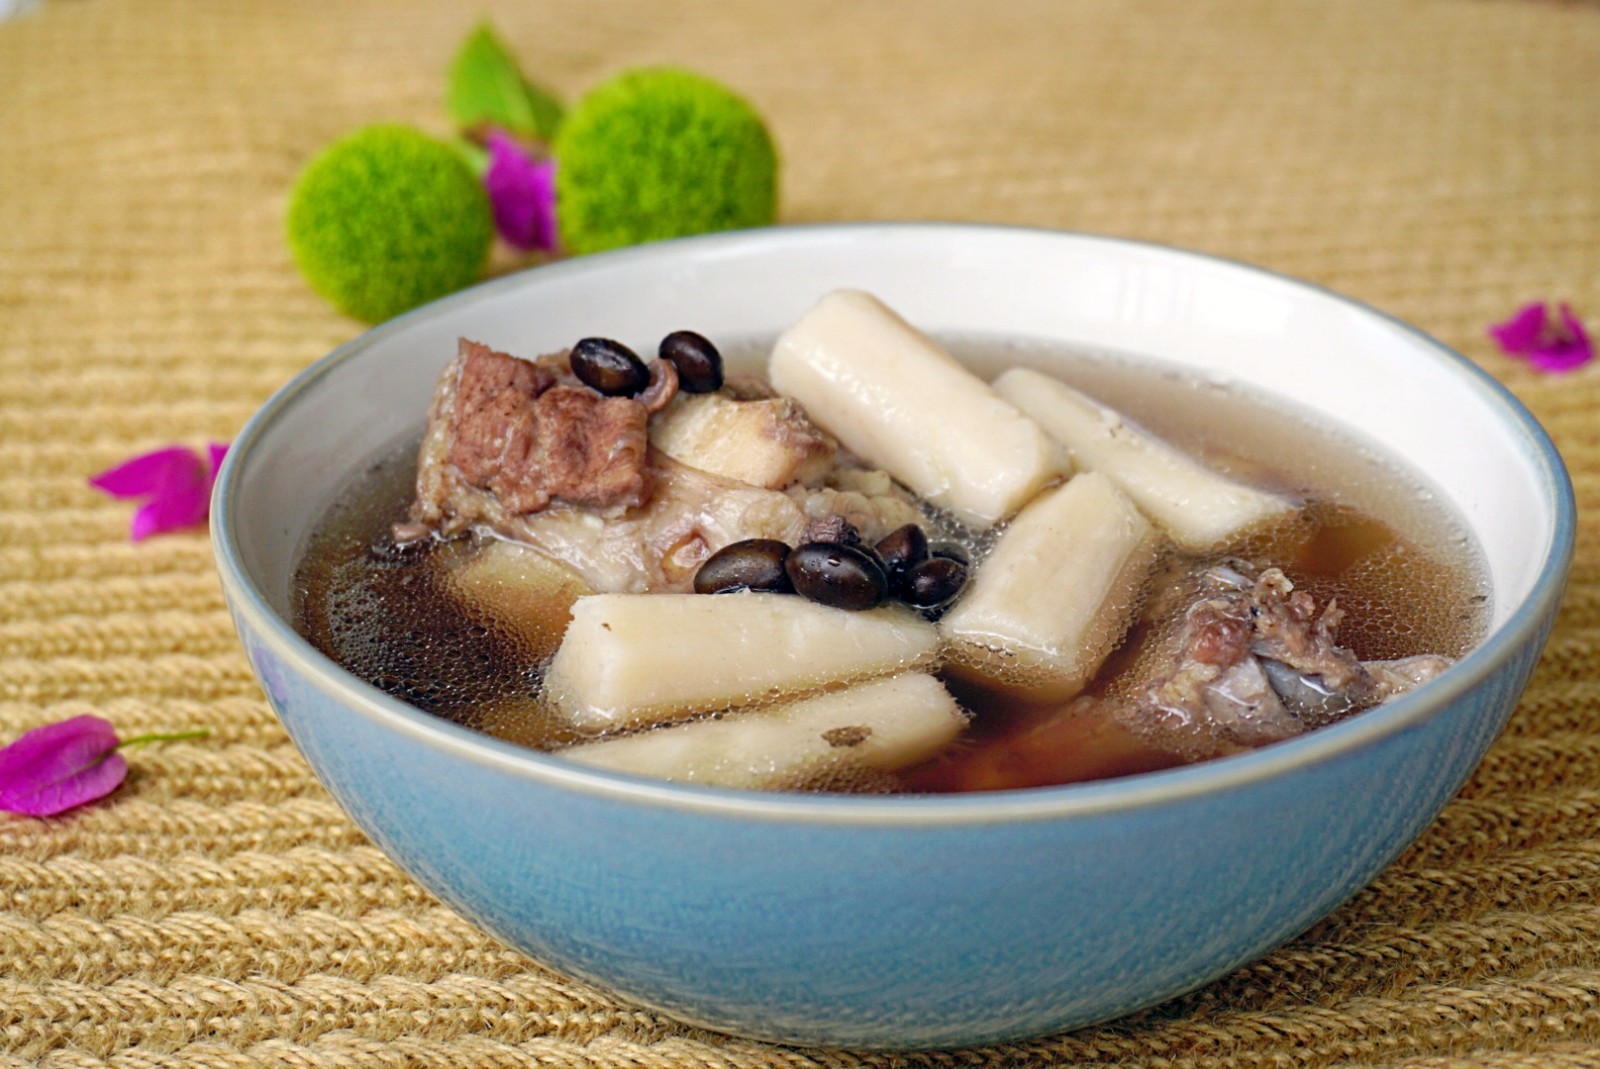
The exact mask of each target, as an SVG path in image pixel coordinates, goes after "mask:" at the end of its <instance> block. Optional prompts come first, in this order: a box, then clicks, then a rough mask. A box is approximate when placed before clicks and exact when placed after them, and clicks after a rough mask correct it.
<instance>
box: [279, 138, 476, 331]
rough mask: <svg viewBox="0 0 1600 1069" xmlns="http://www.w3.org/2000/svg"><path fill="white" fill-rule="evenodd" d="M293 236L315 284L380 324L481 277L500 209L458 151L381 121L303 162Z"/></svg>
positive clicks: (292, 205)
mask: <svg viewBox="0 0 1600 1069" xmlns="http://www.w3.org/2000/svg"><path fill="white" fill-rule="evenodd" d="M288 232H289V248H290V251H292V252H293V253H294V259H295V262H296V263H298V264H299V265H300V270H301V271H303V272H305V276H306V278H307V280H309V281H310V283H311V285H312V287H313V288H314V289H315V290H316V291H317V292H318V293H320V294H322V295H323V296H324V297H326V298H327V299H328V300H329V301H331V302H332V303H333V304H334V306H335V307H337V308H338V309H339V310H340V311H342V312H345V313H347V314H349V315H352V316H355V317H356V318H357V319H361V320H364V321H366V322H368V323H377V322H381V321H382V320H385V319H389V318H391V317H393V316H396V315H399V314H400V313H401V312H404V311H406V310H407V309H410V308H415V307H416V306H417V305H419V304H423V303H425V302H427V301H431V300H433V299H434V298H435V297H442V296H444V295H445V294H447V293H453V292H454V291H456V290H458V289H461V288H462V287H464V286H469V285H471V284H472V283H473V282H475V281H477V280H478V277H479V276H480V275H481V274H482V273H483V269H484V265H485V263H486V262H487V260H488V257H489V247H490V244H491V243H492V242H493V240H494V215H493V213H492V212H491V210H490V207H489V198H488V195H487V194H486V193H485V192H484V190H483V185H482V183H481V182H479V181H478V179H477V177H476V176H475V175H474V174H473V173H472V170H471V169H470V168H469V167H468V166H467V164H466V162H465V161H464V160H463V159H462V158H461V156H460V155H459V154H458V153H457V152H456V151H455V150H454V149H452V148H450V146H448V145H446V144H444V143H442V142H440V141H436V140H435V139H433V138H431V137H429V136H427V135H426V134H424V133H421V132H420V131H418V130H413V129H412V128H410V127H408V126H393V125H379V126H368V127H365V128H363V129H361V130H357V131H355V132H354V133H351V134H349V135H347V136H345V137H342V138H340V139H339V140H338V141H335V142H334V143H333V144H331V145H329V146H328V147H327V148H325V149H323V150H322V152H320V153H319V154H318V155H317V156H316V157H315V158H313V159H312V161H311V162H310V163H308V164H307V165H306V169H305V170H304V171H303V172H302V173H301V175H300V177H299V179H298V180H296V182H295V185H294V190H293V192H292V193H291V194H290V200H289V218H288Z"/></svg>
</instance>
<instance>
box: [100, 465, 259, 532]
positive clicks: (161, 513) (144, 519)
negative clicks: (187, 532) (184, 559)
mask: <svg viewBox="0 0 1600 1069" xmlns="http://www.w3.org/2000/svg"><path fill="white" fill-rule="evenodd" d="M227 452H228V446H227V444H226V443H223V442H212V443H211V444H210V445H208V446H207V447H206V455H205V456H204V457H202V456H200V454H199V453H197V452H195V451H194V450H193V449H189V448H187V447H186V446H181V445H174V446H168V447H167V448H165V449H157V450H155V451H153V452H150V453H141V454H140V455H139V456H136V457H133V458H132V459H130V460H127V461H124V462H123V463H121V464H119V465H117V466H116V467H114V468H112V469H110V470H109V471H103V472H101V473H100V474H98V475H95V476H91V477H90V479H89V485H90V486H93V487H95V488H96V489H98V490H104V491H105V492H106V493H108V494H110V495H111V496H112V497H115V498H118V499H121V500H128V499H138V498H144V499H147V500H146V503H145V504H144V505H141V506H140V507H139V509H138V511H136V512H135V513H134V514H133V521H132V524H131V525H130V527H129V530H128V534H129V537H131V538H132V539H133V540H134V541H135V542H137V541H139V540H140V539H144V538H149V537H150V536H151V535H156V534H161V533H163V532H165V531H177V530H182V529H183V528H185V527H195V526H198V525H200V524H202V523H204V522H205V521H206V516H207V514H208V513H209V512H210V509H211V487H212V485H213V484H214V483H215V482H216V481H217V469H218V468H220V467H221V466H222V458H223V457H224V456H225V455H226V454H227Z"/></svg>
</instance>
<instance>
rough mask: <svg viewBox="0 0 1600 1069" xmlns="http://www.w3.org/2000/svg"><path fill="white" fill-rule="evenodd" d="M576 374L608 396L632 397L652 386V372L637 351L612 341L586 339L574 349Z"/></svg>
mask: <svg viewBox="0 0 1600 1069" xmlns="http://www.w3.org/2000/svg"><path fill="white" fill-rule="evenodd" d="M571 360H572V373H573V374H574V375H576V376H578V380H579V381H580V382H582V383H583V384H584V385H585V386H587V387H589V388H590V389H592V390H595V391H596V392H598V393H603V394H605V395H606V396H607V397H632V396H633V395H634V394H636V393H638V392H639V391H640V390H642V389H644V388H645V387H646V386H648V385H649V384H650V372H649V370H648V369H647V368H646V367H645V366H644V361H642V360H640V359H639V357H638V355H637V354H635V353H634V351H633V350H632V349H630V348H628V347H627V346H626V345H623V344H622V343H621V342H619V341H612V340H611V339H610V338H584V339H583V340H582V341H580V342H578V344H577V345H574V346H573V347H572V357H571Z"/></svg>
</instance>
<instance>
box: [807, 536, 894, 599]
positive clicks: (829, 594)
mask: <svg viewBox="0 0 1600 1069" xmlns="http://www.w3.org/2000/svg"><path fill="white" fill-rule="evenodd" d="M784 569H785V570H786V571H787V572H788V573H789V581H790V582H791V583H793V584H794V589H795V593H797V594H801V595H804V596H805V597H806V598H809V599H810V600H812V601H815V602H818V603H819V604H822V605H829V606H832V607H833V608H835V609H847V610H849V611H851V612H857V611H860V610H861V609H870V608H872V607H873V606H874V605H879V604H882V602H883V599H884V598H886V597H888V595H889V580H888V578H887V577H886V576H885V575H884V574H883V568H882V566H880V565H879V564H878V562H877V561H876V560H874V559H873V558H872V556H871V555H870V554H868V553H866V552H865V551H863V549H862V548H861V547H860V546H848V545H845V544H844V543H843V542H807V543H806V544H805V545H802V546H796V547H795V548H794V549H793V550H791V551H790V552H789V559H788V561H786V562H785V564H784Z"/></svg>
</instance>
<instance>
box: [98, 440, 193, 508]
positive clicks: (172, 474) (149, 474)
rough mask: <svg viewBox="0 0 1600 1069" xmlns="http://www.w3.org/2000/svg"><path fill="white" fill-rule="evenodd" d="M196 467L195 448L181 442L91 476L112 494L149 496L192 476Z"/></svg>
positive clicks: (117, 496)
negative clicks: (187, 446) (187, 447)
mask: <svg viewBox="0 0 1600 1069" xmlns="http://www.w3.org/2000/svg"><path fill="white" fill-rule="evenodd" d="M194 467H195V455H194V450H192V449H186V448H184V447H183V446H181V445H174V446H169V447H168V448H166V449H157V450H156V451H155V452H153V453H141V454H140V455H139V456H136V457H134V458H133V459H131V460H127V461H124V462H123V463H121V464H118V465H117V466H116V467H114V468H112V469H111V470H110V471H103V472H101V473H100V474H99V475H95V476H93V477H91V478H90V479H89V485H90V486H93V487H95V488H96V489H99V490H104V491H105V492H106V493H108V494H110V495H111V496H112V497H116V498H123V499H126V498H132V497H146V496H148V495H150V494H154V493H159V492H160V491H161V489H162V488H163V487H165V486H169V485H171V484H172V483H174V482H182V481H184V480H186V479H188V478H190V477H191V475H192V474H193V472H194Z"/></svg>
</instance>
